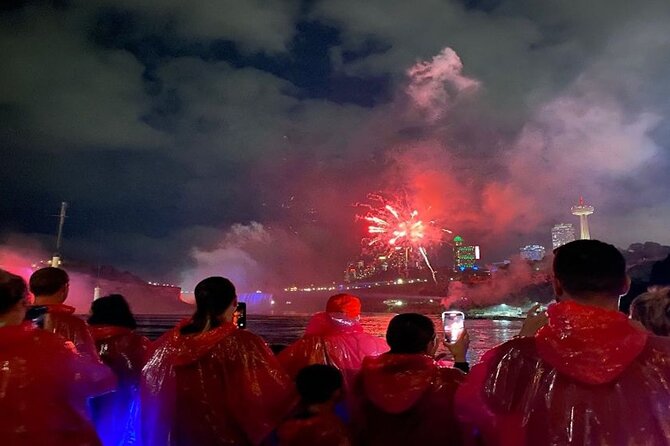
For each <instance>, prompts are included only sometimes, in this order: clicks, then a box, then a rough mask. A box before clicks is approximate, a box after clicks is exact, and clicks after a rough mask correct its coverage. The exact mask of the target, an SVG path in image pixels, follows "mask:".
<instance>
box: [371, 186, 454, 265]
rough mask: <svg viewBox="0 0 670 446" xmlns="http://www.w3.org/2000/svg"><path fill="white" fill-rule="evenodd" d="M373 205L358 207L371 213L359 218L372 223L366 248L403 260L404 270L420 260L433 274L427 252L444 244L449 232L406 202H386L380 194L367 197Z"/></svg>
mask: <svg viewBox="0 0 670 446" xmlns="http://www.w3.org/2000/svg"><path fill="white" fill-rule="evenodd" d="M368 199H369V201H370V203H364V204H359V205H358V206H359V207H363V208H366V209H367V210H368V211H367V213H366V214H365V215H364V216H359V217H358V218H360V219H362V220H365V221H367V222H369V226H368V228H367V229H368V234H369V236H368V237H366V238H364V239H363V245H364V247H365V248H367V250H368V251H371V252H372V253H374V254H378V255H386V256H389V257H391V256H397V255H402V256H404V262H403V263H404V266H405V269H407V268H408V265H409V263H410V262H411V261H412V260H415V259H417V258H418V259H419V260H420V261H422V262H424V263H425V264H426V266H427V267H428V268H429V269H430V270H431V272H432V273H433V278H434V276H435V272H434V271H433V268H432V266H431V264H430V261H429V260H428V255H427V252H426V248H429V247H431V246H435V245H438V244H440V243H442V238H443V235H444V233H445V232H448V233H451V231H449V230H448V229H443V228H440V227H439V226H438V225H437V224H436V223H435V222H434V221H430V220H425V219H424V218H422V214H421V213H420V212H419V211H418V210H417V209H416V208H415V207H413V206H410V205H409V204H408V202H407V200H406V199H404V200H403V199H399V198H395V197H394V198H385V197H383V196H381V195H378V194H370V195H368Z"/></svg>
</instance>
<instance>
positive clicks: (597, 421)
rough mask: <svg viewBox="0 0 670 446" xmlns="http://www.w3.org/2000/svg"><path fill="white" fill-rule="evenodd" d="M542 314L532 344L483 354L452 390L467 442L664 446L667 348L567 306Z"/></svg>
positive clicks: (612, 320)
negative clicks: (470, 439) (544, 316)
mask: <svg viewBox="0 0 670 446" xmlns="http://www.w3.org/2000/svg"><path fill="white" fill-rule="evenodd" d="M547 313H548V317H549V322H548V325H546V326H545V327H543V328H542V329H540V331H539V332H538V333H537V335H536V336H535V337H534V338H521V339H516V340H512V341H509V342H507V343H505V344H502V345H500V346H498V347H497V348H495V349H493V350H491V351H489V352H488V353H486V354H485V356H484V357H483V359H482V362H481V363H480V364H478V365H476V366H475V367H474V368H473V369H472V371H471V372H470V374H469V375H468V379H467V381H466V383H465V384H464V385H463V386H462V387H461V388H460V389H459V392H458V395H457V409H458V410H457V412H458V414H459V417H460V418H461V420H462V422H463V423H464V425H465V426H466V427H467V429H468V431H469V432H471V433H473V435H475V436H477V437H479V439H473V441H477V442H481V441H482V440H484V442H485V444H487V445H494V446H495V445H510V446H511V445H514V446H524V445H527V446H542V445H603V446H604V445H631V446H632V445H670V339H667V338H659V337H656V336H653V335H649V334H648V333H646V332H645V331H643V330H642V329H641V328H639V327H637V326H635V325H634V324H632V323H631V322H630V321H629V320H628V319H627V318H626V316H625V315H624V314H622V313H619V312H616V311H609V310H604V309H600V308H597V307H594V306H588V305H581V304H579V303H576V302H574V301H566V302H562V303H559V304H555V305H552V306H550V307H549V309H548V311H547ZM477 444H479V443H477Z"/></svg>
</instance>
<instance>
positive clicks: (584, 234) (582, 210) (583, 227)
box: [570, 197, 593, 240]
mask: <svg viewBox="0 0 670 446" xmlns="http://www.w3.org/2000/svg"><path fill="white" fill-rule="evenodd" d="M570 212H571V213H572V215H576V216H578V217H579V238H580V239H582V240H589V239H590V238H591V233H590V232H589V220H588V216H589V215H591V214H593V206H589V205H588V204H586V203H584V197H579V204H576V205H574V206H572V207H571V208H570Z"/></svg>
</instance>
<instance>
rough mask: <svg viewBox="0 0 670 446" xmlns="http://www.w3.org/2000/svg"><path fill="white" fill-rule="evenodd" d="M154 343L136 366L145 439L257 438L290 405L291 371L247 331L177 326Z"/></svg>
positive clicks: (204, 441)
mask: <svg viewBox="0 0 670 446" xmlns="http://www.w3.org/2000/svg"><path fill="white" fill-rule="evenodd" d="M158 344H159V345H158V347H157V349H156V351H155V352H154V354H153V356H152V357H151V359H150V360H149V362H148V363H147V365H146V366H145V367H144V370H143V374H142V389H141V392H142V402H141V406H142V408H141V411H142V422H143V426H142V427H143V439H144V441H145V443H144V444H145V446H154V445H160V446H166V445H247V444H259V443H260V442H261V441H262V440H264V439H265V438H266V437H267V436H268V434H270V433H271V432H272V430H273V429H274V428H275V427H277V425H278V424H279V422H280V421H281V420H282V419H283V418H284V416H285V415H286V414H287V413H288V412H289V411H290V410H291V409H292V406H293V403H294V391H293V385H292V383H291V382H290V380H289V377H288V376H287V375H286V373H285V372H284V371H283V370H281V368H280V366H279V363H278V362H277V359H276V358H275V357H274V356H273V355H272V352H271V351H270V349H269V348H268V347H267V345H266V344H265V342H263V340H262V339H261V338H259V337H258V336H256V335H254V334H252V333H249V332H247V331H245V330H239V329H237V328H236V327H235V326H234V325H233V324H230V323H226V324H224V325H223V326H220V327H218V328H215V329H213V330H210V331H208V332H205V333H202V334H197V335H181V334H180V333H179V329H178V328H177V329H174V330H172V331H170V332H168V333H166V334H165V335H164V336H163V337H162V338H161V339H159V341H158Z"/></svg>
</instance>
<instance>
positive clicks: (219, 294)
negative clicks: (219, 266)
mask: <svg viewBox="0 0 670 446" xmlns="http://www.w3.org/2000/svg"><path fill="white" fill-rule="evenodd" d="M193 294H194V295H195V305H196V310H195V313H194V314H193V317H192V318H191V322H189V323H188V324H187V325H184V326H183V327H182V328H181V329H180V332H181V333H182V334H191V333H200V332H202V331H204V330H205V329H211V328H216V327H218V326H219V325H221V322H220V321H219V316H221V315H222V314H223V313H225V312H226V310H227V309H228V308H229V307H230V305H231V304H232V303H233V301H235V299H236V298H237V295H236V294H235V285H233V283H232V282H231V281H230V280H228V279H226V278H225V277H208V278H206V279H204V280H202V281H200V283H198V284H197V285H196V286H195V290H194V292H193Z"/></svg>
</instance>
